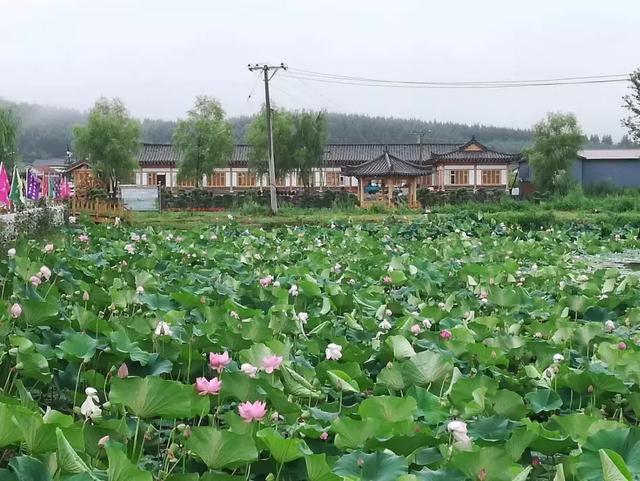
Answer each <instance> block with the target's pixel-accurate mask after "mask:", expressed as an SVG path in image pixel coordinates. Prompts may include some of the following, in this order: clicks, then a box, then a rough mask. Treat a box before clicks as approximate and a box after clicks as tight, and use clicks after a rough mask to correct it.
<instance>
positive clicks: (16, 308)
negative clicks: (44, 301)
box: [9, 302, 22, 319]
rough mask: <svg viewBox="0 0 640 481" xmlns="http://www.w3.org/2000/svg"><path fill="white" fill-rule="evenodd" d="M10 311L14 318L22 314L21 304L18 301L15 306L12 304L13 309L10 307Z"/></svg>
mask: <svg viewBox="0 0 640 481" xmlns="http://www.w3.org/2000/svg"><path fill="white" fill-rule="evenodd" d="M9 312H10V313H11V317H13V318H14V319H17V318H18V317H20V316H21V315H22V306H20V304H18V303H17V302H16V303H15V304H14V305H13V306H11V309H9Z"/></svg>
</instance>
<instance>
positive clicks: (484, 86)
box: [287, 74, 629, 90]
mask: <svg viewBox="0 0 640 481" xmlns="http://www.w3.org/2000/svg"><path fill="white" fill-rule="evenodd" d="M287 77H288V78H294V79H298V80H307V81H310V82H320V83H326V84H338V85H355V86H360V87H380V88H404V89H435V90H438V89H506V88H523V87H545V86H561V85H588V84H607V83H620V82H628V81H629V80H628V78H624V79H613V78H612V79H601V80H576V81H568V82H558V81H549V82H537V83H509V84H501V83H496V84H392V83H372V82H368V81H347V80H340V79H330V78H320V77H311V76H302V75H294V74H287Z"/></svg>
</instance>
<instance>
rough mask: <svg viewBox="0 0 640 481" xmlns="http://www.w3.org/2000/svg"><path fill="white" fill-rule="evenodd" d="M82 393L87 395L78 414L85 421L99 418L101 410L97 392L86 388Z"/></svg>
mask: <svg viewBox="0 0 640 481" xmlns="http://www.w3.org/2000/svg"><path fill="white" fill-rule="evenodd" d="M84 393H85V394H86V395H87V399H85V400H84V402H83V403H82V405H81V406H80V413H81V414H82V415H83V416H84V417H85V418H87V419H93V418H96V417H99V416H101V415H102V409H101V408H100V398H99V397H98V391H97V390H96V389H94V388H92V387H88V388H87V389H85V390H84Z"/></svg>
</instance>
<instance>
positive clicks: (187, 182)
mask: <svg viewBox="0 0 640 481" xmlns="http://www.w3.org/2000/svg"><path fill="white" fill-rule="evenodd" d="M178 186H179V187H195V186H196V183H195V181H193V180H191V179H182V180H180V181H178Z"/></svg>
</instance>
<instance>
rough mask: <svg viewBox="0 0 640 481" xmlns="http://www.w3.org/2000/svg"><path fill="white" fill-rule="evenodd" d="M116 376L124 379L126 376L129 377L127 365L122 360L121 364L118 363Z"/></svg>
mask: <svg viewBox="0 0 640 481" xmlns="http://www.w3.org/2000/svg"><path fill="white" fill-rule="evenodd" d="M118 377H119V378H120V379H124V378H126V377H129V367H128V366H127V364H126V363H124V362H123V363H122V364H120V367H119V368H118Z"/></svg>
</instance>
